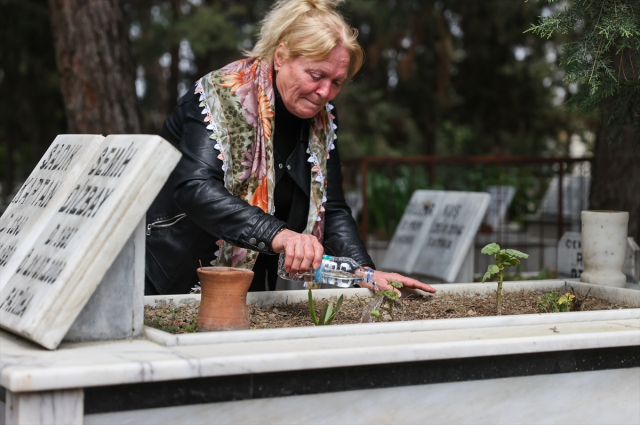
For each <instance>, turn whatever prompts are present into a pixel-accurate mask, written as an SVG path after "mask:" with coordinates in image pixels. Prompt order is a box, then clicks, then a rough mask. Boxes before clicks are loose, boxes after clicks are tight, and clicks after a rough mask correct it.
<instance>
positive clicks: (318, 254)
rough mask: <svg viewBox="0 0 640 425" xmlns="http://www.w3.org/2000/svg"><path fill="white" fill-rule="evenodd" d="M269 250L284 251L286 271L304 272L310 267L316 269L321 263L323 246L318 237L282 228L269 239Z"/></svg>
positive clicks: (292, 272) (293, 272)
mask: <svg viewBox="0 0 640 425" xmlns="http://www.w3.org/2000/svg"><path fill="white" fill-rule="evenodd" d="M271 250H272V251H274V252H277V253H278V254H279V253H282V252H284V253H285V261H284V269H285V270H286V271H287V273H291V274H296V273H300V272H306V271H308V270H309V268H310V267H313V268H314V269H317V268H318V267H320V264H321V263H322V254H324V248H323V247H322V245H321V244H320V242H318V238H316V237H315V236H312V235H306V234H301V233H296V232H294V231H293V230H289V229H284V230H283V231H282V232H280V233H278V234H277V235H276V236H275V237H274V238H273V240H272V241H271Z"/></svg>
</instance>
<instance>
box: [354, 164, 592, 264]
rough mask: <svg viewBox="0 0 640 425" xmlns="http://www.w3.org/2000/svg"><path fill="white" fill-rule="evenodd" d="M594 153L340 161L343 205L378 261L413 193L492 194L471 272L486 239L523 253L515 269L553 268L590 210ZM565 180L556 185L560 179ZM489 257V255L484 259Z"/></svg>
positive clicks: (481, 257) (480, 261) (480, 258)
mask: <svg viewBox="0 0 640 425" xmlns="http://www.w3.org/2000/svg"><path fill="white" fill-rule="evenodd" d="M591 161H592V159H591V158H570V157H559V158H540V157H526V156H498V157H488V156H450V157H439V156H411V157H409V156H402V157H383V156H375V157H373V156H367V157H360V158H351V159H346V160H343V174H344V189H345V196H346V198H347V203H349V205H350V206H351V209H352V211H353V214H354V217H355V218H356V219H357V220H358V224H359V227H360V231H361V236H362V238H363V239H364V241H365V243H366V244H367V248H368V250H369V252H370V253H371V255H372V257H373V259H374V261H375V262H376V263H378V264H380V263H381V262H382V260H383V258H384V256H385V254H386V252H387V247H388V245H389V241H390V240H391V237H392V236H393V232H394V231H395V229H396V226H397V225H398V223H399V222H400V219H401V218H402V214H403V212H404V208H405V206H406V205H407V204H408V202H409V199H410V198H411V195H412V194H413V192H414V191H415V190H419V189H430V190H455V191H469V192H489V193H490V194H491V195H492V199H491V203H490V205H489V209H488V211H487V214H486V216H485V217H484V220H483V222H482V225H481V227H480V230H479V232H478V234H477V235H476V238H475V248H476V249H475V250H474V252H475V258H474V265H475V270H474V271H475V273H481V272H483V271H484V270H486V267H487V265H488V261H489V257H487V256H485V255H481V254H480V249H482V247H483V246H485V245H486V244H488V243H491V242H497V243H498V244H500V245H501V246H507V247H509V248H514V249H518V250H521V251H524V252H527V253H528V254H529V255H530V257H529V259H528V260H527V261H525V262H523V264H522V267H521V269H520V270H518V273H519V274H520V275H523V276H527V275H540V277H550V276H553V275H554V274H555V273H556V267H557V264H556V263H557V245H558V240H559V239H560V237H562V235H563V233H564V232H566V231H580V211H582V210H585V209H588V200H589V187H590V180H591V177H590V173H591ZM560 181H561V182H562V184H560V185H559V184H558V182H560ZM484 257H486V258H484Z"/></svg>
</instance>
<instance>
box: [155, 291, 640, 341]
mask: <svg viewBox="0 0 640 425" xmlns="http://www.w3.org/2000/svg"><path fill="white" fill-rule="evenodd" d="M542 295H543V293H538V292H534V291H520V292H511V293H507V294H503V296H502V315H503V316H506V315H512V314H541V313H540V312H539V311H538V302H540V301H542ZM578 298H579V299H580V300H582V297H581V296H578ZM370 300H371V297H360V296H356V297H353V298H349V299H345V300H344V302H343V304H342V308H341V309H340V311H339V312H338V314H337V315H336V318H335V319H334V321H333V322H332V323H331V325H334V324H335V325H344V324H352V323H360V318H361V317H362V312H363V310H364V308H365V306H366V305H367V304H368V303H369V301H370ZM327 301H328V300H317V301H315V303H314V305H315V310H316V314H318V313H319V312H320V310H321V309H322V307H323V306H324V305H325V304H326V303H327ZM331 301H332V302H333V304H334V305H335V304H336V299H332V300H331ZM400 302H401V304H402V308H401V310H404V311H403V313H402V320H436V319H451V318H458V317H480V316H494V315H495V313H496V302H495V295H493V294H492V295H477V296H473V297H465V296H461V295H449V294H442V295H440V294H438V295H436V296H431V295H427V296H411V297H408V298H402V299H401V300H400ZM199 305H200V303H199V302H198V303H197V304H196V305H195V306H186V305H185V306H180V307H168V306H158V307H155V308H154V307H150V306H145V309H144V321H145V325H148V326H152V327H154V328H157V329H161V330H163V331H166V332H171V333H189V332H196V331H197V326H196V319H197V317H198V308H199ZM623 308H635V307H633V306H628V305H624V304H616V303H611V302H608V301H604V300H601V299H599V298H595V297H591V296H589V297H587V298H586V299H584V301H583V304H582V308H581V310H582V311H591V310H615V309H623ZM249 314H250V320H251V329H273V328H294V327H301V326H313V322H312V321H311V317H310V316H309V305H308V303H307V302H306V301H304V302H299V303H295V304H288V305H281V306H277V307H257V306H249ZM397 318H398V317H397V315H396V319H397ZM380 319H381V321H390V320H391V317H390V316H389V315H388V313H386V312H384V311H381V315H380Z"/></svg>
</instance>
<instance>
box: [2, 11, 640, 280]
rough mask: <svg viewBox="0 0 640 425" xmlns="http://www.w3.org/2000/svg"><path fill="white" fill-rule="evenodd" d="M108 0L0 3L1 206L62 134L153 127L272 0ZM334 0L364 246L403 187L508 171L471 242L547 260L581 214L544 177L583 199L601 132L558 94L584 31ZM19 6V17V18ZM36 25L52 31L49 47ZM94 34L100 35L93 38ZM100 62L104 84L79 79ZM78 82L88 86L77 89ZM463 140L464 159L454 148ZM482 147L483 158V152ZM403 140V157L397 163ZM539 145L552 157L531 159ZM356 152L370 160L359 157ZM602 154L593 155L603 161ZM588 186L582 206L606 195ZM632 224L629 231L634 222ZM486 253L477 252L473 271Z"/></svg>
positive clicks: (479, 179) (348, 161)
mask: <svg viewBox="0 0 640 425" xmlns="http://www.w3.org/2000/svg"><path fill="white" fill-rule="evenodd" d="M113 4H114V3H112V2H111V1H109V0H93V1H92V3H91V8H93V10H94V11H97V10H99V11H100V13H99V14H95V15H92V14H91V13H90V9H91V8H90V9H83V8H79V7H75V6H77V5H76V4H75V2H74V1H73V0H65V1H61V2H55V3H51V5H54V7H53V9H51V10H50V9H49V7H48V6H49V4H48V3H47V1H45V0H25V1H21V2H18V1H6V2H3V3H2V4H0V8H1V10H2V13H1V14H0V15H1V16H0V20H2V21H1V23H2V30H0V37H1V39H0V40H1V44H0V49H2V54H1V55H0V134H1V135H2V137H0V175H1V176H2V186H1V188H0V210H2V208H3V205H4V206H6V204H7V203H8V202H9V200H10V199H11V198H12V197H13V195H14V194H15V193H16V191H17V189H18V188H19V187H20V184H21V183H22V182H23V181H24V179H26V176H27V175H28V173H29V172H30V170H31V169H32V168H33V166H34V165H35V162H36V161H37V160H38V158H40V156H41V155H42V154H43V153H44V151H45V150H46V148H47V147H48V144H49V143H50V141H51V140H53V138H54V137H55V135H57V134H61V133H74V132H81V133H92V134H114V133H139V132H143V133H156V132H157V131H159V129H160V126H161V125H162V122H163V121H164V118H165V117H166V116H167V115H168V114H169V113H170V112H171V110H172V109H173V105H174V104H175V103H176V100H177V98H178V97H179V96H180V95H181V94H182V93H184V92H185V91H186V90H187V89H188V88H189V87H191V86H192V85H193V82H194V81H195V79H196V78H198V77H199V76H200V75H202V74H204V73H206V72H208V71H209V70H211V69H216V68H218V67H220V66H221V65H223V64H226V63H228V62H229V61H231V60H233V59H236V58H238V57H239V51H240V50H241V49H242V48H246V47H250V46H251V43H252V42H253V36H254V34H255V31H256V28H257V23H258V21H259V19H260V16H261V15H262V14H263V13H264V11H265V10H266V8H267V7H268V6H269V4H270V3H269V2H265V1H262V0H242V1H233V2H232V1H229V0H220V1H217V2H212V1H208V0H171V1H169V0H165V1H161V0H145V1H138V2H127V1H125V2H122V8H120V9H119V8H118V7H114V6H113ZM65 8H69V9H68V10H74V12H73V14H65V13H64V11H65V10H67V9H65ZM74 8H75V9H74ZM344 10H345V11H346V13H347V16H348V18H349V19H350V20H351V21H352V22H353V24H354V25H355V26H356V27H357V28H358V29H359V31H360V42H361V44H362V45H363V47H364V48H365V50H366V54H367V62H366V64H365V67H364V68H363V70H362V71H361V72H360V73H359V75H358V76H357V77H356V79H355V80H354V82H353V83H351V84H350V85H349V87H347V89H346V90H345V92H344V93H343V94H342V95H341V96H340V97H339V98H338V99H337V100H336V103H337V106H338V108H339V111H340V130H339V131H340V149H341V155H342V157H343V158H344V159H345V161H344V163H345V167H344V172H345V176H346V182H345V189H346V190H347V192H348V193H347V198H348V200H350V201H353V202H352V205H354V207H355V208H354V210H356V211H358V209H359V208H358V204H364V205H365V207H366V208H365V209H366V211H362V210H361V213H360V214H358V220H359V224H360V226H361V229H362V232H363V237H364V238H365V239H367V242H368V247H369V249H370V250H371V252H372V253H373V255H374V257H376V259H377V260H378V262H380V261H381V259H382V258H383V257H384V250H385V249H386V247H387V245H388V242H389V240H390V238H391V235H392V234H393V232H394V230H395V226H397V224H398V222H399V219H400V216H401V214H402V211H403V208H404V206H405V205H406V203H407V202H408V199H409V197H410V196H411V193H412V192H413V190H415V189H436V190H438V189H445V190H462V191H485V190H490V189H489V188H490V187H493V186H510V187H514V188H515V189H516V191H515V193H514V197H513V199H512V202H511V203H509V206H508V208H507V209H506V210H505V211H504V215H502V212H501V214H500V218H501V220H500V223H499V224H498V222H495V221H494V222H492V223H491V224H490V223H489V222H485V223H484V224H483V226H482V227H481V229H480V235H479V236H478V238H477V239H476V242H475V245H476V246H481V245H482V244H483V243H484V242H485V240H497V241H498V242H499V243H500V242H502V243H507V244H510V245H516V246H518V247H520V248H522V249H524V250H526V249H529V250H530V251H531V252H532V255H533V258H532V261H529V262H528V263H527V265H526V267H528V268H527V269H523V271H525V272H539V271H541V270H546V273H547V275H548V273H550V272H552V271H553V270H554V269H555V267H556V264H555V261H556V260H555V259H556V252H555V249H556V248H555V247H556V245H557V241H558V239H559V237H560V236H561V233H562V232H561V231H560V230H575V226H576V220H575V218H574V217H575V216H574V214H573V211H575V210H574V209H573V208H574V207H572V206H569V208H570V210H571V212H569V211H563V213H562V214H558V209H557V206H555V207H554V205H552V204H553V202H551V204H550V203H549V202H548V201H549V199H546V200H545V195H546V196H547V198H550V199H553V198H554V195H553V194H552V192H553V189H552V187H553V185H554V181H555V182H556V186H557V179H558V177H559V175H560V174H562V175H563V179H562V181H563V182H564V184H563V187H564V191H563V193H562V194H561V195H562V196H563V199H564V207H565V208H566V207H567V206H568V205H569V204H570V203H573V204H574V205H580V206H581V207H582V206H587V205H589V202H588V198H589V188H590V186H591V181H590V175H591V170H592V163H593V161H594V159H592V158H591V157H590V155H591V153H592V152H593V150H594V149H595V148H596V145H598V146H601V145H603V144H604V143H603V142H602V141H601V139H603V137H601V136H602V135H601V134H600V133H601V132H600V130H601V128H600V127H599V126H598V119H596V118H594V117H590V116H586V115H581V114H580V113H578V112H577V111H566V110H565V108H564V102H565V101H567V100H570V99H572V98H573V97H574V96H575V95H576V94H577V93H578V92H577V90H578V88H579V86H578V85H576V84H567V83H566V82H564V81H563V77H564V76H565V73H564V71H563V70H562V69H561V68H560V67H559V62H560V47H561V45H562V44H563V43H566V42H570V41H573V40H575V39H576V37H579V36H580V35H581V33H580V31H578V32H576V33H569V34H564V35H563V34H552V36H551V37H550V38H549V39H542V38H540V37H538V36H535V35H533V34H531V33H523V31H524V29H526V28H527V27H528V26H529V25H530V24H532V23H535V22H536V21H537V17H538V16H540V15H542V16H547V15H550V14H552V13H555V12H556V11H557V10H558V4H547V3H546V2H502V1H499V0H493V1H488V2H482V3H481V4H473V2H471V3H470V2H466V1H458V0H448V1H413V0H404V1H398V2H387V1H382V0H376V1H362V0H349V1H347V2H346V4H345V6H344ZM83 13H84V14H86V16H85V18H86V21H87V22H89V23H91V22H92V21H91V20H92V19H100V20H101V21H100V22H103V23H106V22H109V23H110V25H111V26H112V28H113V29H115V30H116V31H114V32H112V34H115V35H111V37H112V38H111V39H109V38H108V36H107V35H105V34H102V35H101V34H99V33H98V32H95V31H96V30H95V28H98V27H99V25H88V26H87V27H82V26H81V25H78V22H79V21H80V20H79V19H71V20H69V17H71V16H75V17H76V18H79V17H80V16H81V15H80V14H83ZM26 15H28V16H29V17H30V19H29V20H24V19H19V17H20V16H26ZM97 15H100V17H99V18H97V17H96V16H97ZM51 22H53V24H54V25H53V28H52V27H51V25H50V23H51ZM94 23H97V21H96V22H94ZM80 34H84V36H80ZM36 39H37V40H51V39H53V40H54V41H55V48H54V43H48V42H44V43H43V42H36V41H35V40H36ZM74 43H75V44H74ZM101 43H102V44H103V45H104V46H111V47H110V48H101V49H96V47H97V46H99V45H101ZM56 48H57V58H58V59H57V62H56ZM70 50H74V51H75V52H76V55H78V56H77V59H78V60H80V61H81V62H85V63H94V61H92V60H91V55H92V54H93V53H92V52H96V51H98V52H99V53H97V54H99V55H103V57H102V59H103V61H104V62H110V63H113V64H115V66H112V67H111V68H110V69H109V70H105V69H101V68H100V67H99V65H92V67H89V66H86V67H85V68H83V69H82V72H80V74H78V72H79V71H78V69H72V68H71V67H70V62H65V60H63V59H62V58H63V57H64V55H62V53H63V52H64V51H70ZM82 55H87V56H86V57H84V56H82ZM74 73H75V74H74ZM89 74H92V75H93V77H90V75H89ZM97 76H99V78H101V79H103V80H104V83H103V84H84V86H83V85H82V84H80V83H81V82H82V81H94V80H95V78H97ZM92 78H93V80H92ZM87 86H92V89H91V90H93V93H88V92H83V90H84V89H82V88H81V87H87ZM115 87H118V89H117V90H114V89H113V88H115ZM61 92H62V93H63V94H64V96H62V95H61ZM36 93H37V99H38V100H37V102H35V101H34V99H35V96H36ZM113 93H119V95H118V96H119V97H114V96H113ZM97 97H99V98H101V99H103V101H102V102H100V103H99V104H97V103H95V102H93V103H92V102H91V101H90V100H89V99H92V98H97ZM36 104H37V107H36V106H35V105H36ZM70 105H75V106H73V107H71V106H70ZM41 116H46V117H47V119H46V120H43V119H40V117H41ZM105 117H109V118H108V119H105ZM124 117H126V119H125V118H124ZM33 122H39V123H40V124H39V125H37V126H34V125H31V123H33ZM623 148H624V147H623ZM624 149H626V148H624ZM624 149H623V150H624ZM365 154H366V155H375V156H377V157H378V159H379V160H381V161H378V162H377V163H376V162H375V161H374V160H372V159H371V158H369V159H367V158H365V157H363V156H362V155H365ZM460 155H474V158H475V159H472V160H469V159H467V160H466V161H462V162H456V161H455V158H457V157H458V156H460ZM478 155H480V156H482V157H483V158H484V157H487V156H488V157H489V158H485V159H487V160H486V161H484V162H483V160H482V158H479V157H477V156H478ZM389 156H392V158H388V157H389ZM408 156H409V157H410V158H411V161H412V162H411V164H407V163H403V162H402V159H403V158H406V157H408ZM507 156H509V157H507ZM511 156H518V161H517V162H513V158H511ZM541 156H543V157H546V158H555V159H556V160H555V161H549V162H546V163H540V162H539V158H540V157H541ZM418 157H424V158H425V161H422V162H420V161H419V158H418ZM600 157H602V154H601V155H600ZM562 159H566V160H567V161H562ZM576 159H584V160H576ZM389 160H391V161H393V163H392V164H389ZM595 160H596V161H597V160H598V157H596V158H595ZM500 161H502V162H500ZM608 161H609V162H611V161H610V158H609V160H608ZM364 162H368V163H369V164H371V166H370V167H369V168H368V170H364V169H363V164H364ZM381 163H384V164H386V165H385V166H384V167H380V166H379V164H381ZM618 163H619V162H618ZM596 165H597V164H596ZM607 167H608V165H607V163H605V164H599V165H598V167H596V168H597V169H599V170H600V171H599V172H600V173H601V174H603V175H606V173H607V171H606V170H604V169H605V168H607ZM363 176H365V177H364V179H363ZM569 176H575V177H577V180H576V179H572V178H571V177H569ZM601 180H602V179H601ZM618 180H619V177H618ZM578 181H580V182H579V183H577V186H576V183H575V182H578ZM363 182H364V184H366V185H367V186H366V188H365V187H364V186H363ZM565 185H566V187H565ZM363 191H364V192H363ZM363 193H365V194H366V195H365V196H363V195H362V194H363ZM556 193H557V192H556ZM598 193H600V192H598ZM600 198H602V196H600ZM389 199H392V201H391V202H385V201H386V200H389ZM592 201H593V200H592ZM596 201H597V202H596V204H593V202H592V206H593V205H595V206H596V207H597V206H598V205H599V204H602V199H600V200H596ZM607 201H609V204H611V202H614V203H615V200H613V201H612V200H610V199H609V200H607ZM381 202H382V204H383V205H384V207H382V208H381V207H379V206H380V205H381ZM556 203H557V202H556ZM610 207H612V208H613V207H615V206H611V205H610ZM627 209H629V208H627ZM636 209H637V208H636ZM565 213H566V214H565ZM636 215H640V212H639V213H638V214H636ZM633 216H634V214H633V212H632V217H633ZM632 221H633V218H632ZM634 226H636V225H635V224H634V223H632V225H631V231H632V233H633V232H634V231H635V233H638V231H637V230H634V229H637V226H636V227H634ZM560 228H562V229H560ZM638 236H639V235H636V239H640V238H639V237H638ZM482 261H483V260H482V259H481V257H478V258H476V261H475V267H476V272H480V271H481V270H482V267H483V263H482Z"/></svg>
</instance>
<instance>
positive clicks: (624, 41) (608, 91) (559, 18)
mask: <svg viewBox="0 0 640 425" xmlns="http://www.w3.org/2000/svg"><path fill="white" fill-rule="evenodd" d="M555 1H557V0H549V3H554V2H555ZM529 31H531V32H533V33H535V34H538V35H540V36H542V37H547V38H548V37H551V36H552V35H554V34H555V33H561V34H568V33H569V32H572V31H576V32H579V33H581V35H580V37H579V38H578V39H577V40H576V41H574V42H569V43H566V44H565V45H564V54H563V57H562V59H561V62H560V65H561V66H562V68H563V69H564V70H565V71H566V72H567V74H566V76H565V80H566V81H567V82H568V83H577V84H579V87H580V90H579V91H578V93H576V95H575V96H573V97H572V98H571V99H570V100H569V104H568V106H575V107H577V108H578V109H579V110H580V111H581V112H583V113H588V114H594V113H596V114H599V115H602V116H603V118H604V120H605V124H606V125H607V126H608V127H609V129H610V133H609V141H611V142H615V141H618V140H619V139H620V136H621V132H622V129H623V127H624V126H625V125H631V126H632V127H633V129H634V133H635V137H634V139H635V141H636V142H637V141H638V135H640V51H639V50H640V1H638V0H575V2H574V3H573V4H572V5H571V6H570V7H569V8H567V9H565V10H564V11H560V12H558V13H555V14H553V15H550V16H547V17H542V18H541V19H540V23H539V24H538V25H532V26H531V28H530V29H529Z"/></svg>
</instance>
